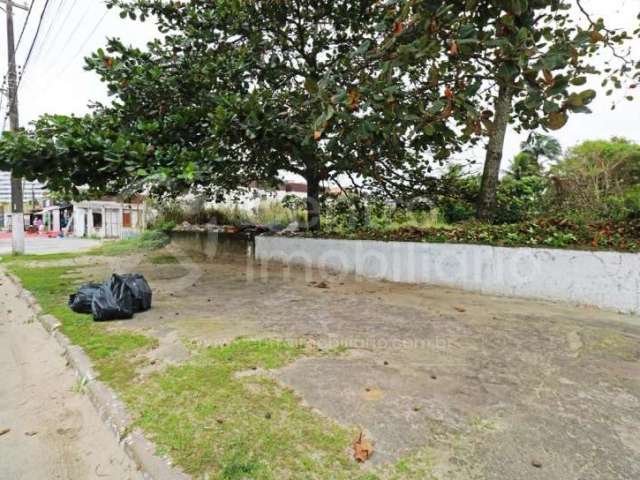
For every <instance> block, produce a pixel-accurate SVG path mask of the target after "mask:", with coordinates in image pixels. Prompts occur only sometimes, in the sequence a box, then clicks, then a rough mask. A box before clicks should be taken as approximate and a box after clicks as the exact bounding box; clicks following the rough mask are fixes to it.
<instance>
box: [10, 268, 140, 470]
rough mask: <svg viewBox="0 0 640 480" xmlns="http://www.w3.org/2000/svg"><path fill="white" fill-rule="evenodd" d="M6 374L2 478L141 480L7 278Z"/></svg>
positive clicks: (56, 348) (57, 349)
mask: <svg viewBox="0 0 640 480" xmlns="http://www.w3.org/2000/svg"><path fill="white" fill-rule="evenodd" d="M0 372H2V382H0V432H4V433H2V434H1V435H0V458H2V461H1V462H0V478H7V479H9V478H12V479H45V478H51V479H53V478H61V479H62V478H65V479H98V478H113V479H116V478H117V479H140V478H141V475H140V474H139V473H138V472H137V471H136V467H135V465H134V464H133V462H132V461H131V460H130V459H129V458H128V457H127V456H126V455H125V454H124V452H123V450H122V449H121V448H120V447H119V446H118V443H117V441H116V439H115V437H114V435H113V434H112V433H111V432H110V431H109V430H108V428H107V426H106V425H105V424H104V423H103V422H102V421H101V420H100V418H99V416H98V413H97V412H96V411H95V409H94V407H93V405H92V404H91V402H90V400H89V398H88V397H87V396H86V395H83V393H82V392H81V390H82V387H81V386H80V385H78V383H77V380H76V377H75V375H74V374H73V372H72V371H71V369H69V368H68V367H66V366H65V359H64V358H63V357H62V356H61V350H60V347H59V346H58V345H57V343H56V342H55V341H54V340H53V339H52V338H51V337H49V335H48V334H47V333H46V332H45V330H44V329H43V328H42V326H41V325H40V323H39V322H37V321H35V320H34V317H33V313H32V311H31V310H30V309H29V307H28V305H27V303H26V301H25V300H23V299H22V298H20V297H19V296H18V290H17V288H16V287H15V286H14V285H13V283H12V282H10V281H9V280H8V279H7V277H5V276H4V274H2V272H0Z"/></svg>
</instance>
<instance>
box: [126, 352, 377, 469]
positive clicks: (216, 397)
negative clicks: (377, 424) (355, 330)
mask: <svg viewBox="0 0 640 480" xmlns="http://www.w3.org/2000/svg"><path fill="white" fill-rule="evenodd" d="M301 355H303V348H302V347H297V346H291V345H290V344H288V343H282V342H276V341H250V340H237V341H235V342H233V343H232V344H230V345H228V346H226V347H214V348H208V349H205V350H202V351H201V352H200V353H198V354H197V355H196V356H195V357H194V359H193V360H192V361H191V362H189V363H188V364H185V365H181V366H175V367H170V368H169V369H168V370H166V371H164V372H162V373H158V374H154V375H152V376H151V377H149V378H148V379H147V380H146V381H145V382H144V383H141V384H134V385H130V386H129V388H127V389H126V390H125V392H124V394H123V398H124V399H125V401H127V403H128V404H129V406H130V408H131V410H132V411H133V412H134V413H135V414H136V416H137V424H138V426H140V427H142V428H143V429H144V430H145V431H146V432H147V433H148V434H149V435H150V436H151V438H152V439H153V440H154V441H155V442H156V444H157V445H158V446H159V447H160V448H161V450H162V451H163V452H165V453H168V454H169V455H170V456H171V458H172V459H173V460H174V461H175V462H176V464H178V465H180V466H181V467H182V468H183V469H184V470H185V471H186V472H187V473H189V474H192V475H194V476H198V477H199V476H201V475H207V474H208V475H210V476H211V478H220V479H244V478H251V479H256V480H258V479H259V480H270V479H280V478H339V479H340V478H344V479H352V478H364V477H361V476H360V475H361V472H360V467H359V466H358V465H357V464H355V463H354V462H353V460H352V459H350V458H349V453H348V447H349V445H350V443H351V441H352V440H353V438H354V432H352V431H350V430H348V429H346V428H343V427H340V426H338V425H336V424H333V423H332V422H330V421H328V420H326V419H324V418H322V417H320V416H318V415H317V414H315V413H313V412H312V411H311V410H310V409H308V408H306V407H303V406H302V405H301V404H300V401H299V399H298V398H297V396H296V395H295V393H294V392H293V391H291V390H290V389H287V388H283V387H282V386H280V385H279V384H278V383H277V382H276V381H274V380H273V379H271V378H269V377H266V376H262V375H247V376H240V377H238V376H237V375H236V374H238V373H239V372H242V371H247V370H248V371H251V370H252V369H256V368H261V369H274V368H279V367H282V366H284V365H285V364H287V363H289V362H291V361H293V360H294V359H296V358H298V357H299V356H301Z"/></svg>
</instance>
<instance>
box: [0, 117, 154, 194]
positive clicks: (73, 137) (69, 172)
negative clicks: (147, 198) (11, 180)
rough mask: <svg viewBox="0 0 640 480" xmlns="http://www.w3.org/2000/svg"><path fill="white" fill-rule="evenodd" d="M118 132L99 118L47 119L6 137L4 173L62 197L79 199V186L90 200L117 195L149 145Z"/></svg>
mask: <svg viewBox="0 0 640 480" xmlns="http://www.w3.org/2000/svg"><path fill="white" fill-rule="evenodd" d="M118 130H119V126H118V124H117V122H116V123H114V122H113V119H112V118H110V117H108V116H103V115H100V114H96V115H87V116H85V117H74V116H71V117H68V116H64V115H44V116H43V117H41V118H40V119H38V120H37V121H36V122H34V124H33V128H32V129H31V130H29V131H20V132H18V133H17V134H14V133H10V132H5V133H4V135H3V137H2V141H0V170H12V171H13V173H14V174H15V175H18V176H21V177H24V178H26V179H28V180H39V181H41V182H43V183H46V184H47V186H48V188H49V189H50V190H52V191H55V192H57V193H59V194H62V195H63V196H66V195H70V196H78V195H79V194H80V192H79V190H78V187H80V186H85V185H86V186H88V187H89V190H88V191H87V190H85V192H84V193H85V194H88V195H90V194H92V193H105V192H116V191H118V190H120V187H121V186H122V180H123V179H125V178H127V177H128V176H129V174H130V173H131V171H130V169H135V168H137V167H136V165H137V164H138V163H139V162H140V161H141V160H142V159H143V158H144V157H145V144H143V143H136V142H134V141H131V140H130V139H129V138H128V137H125V136H121V135H119V134H118ZM127 165H131V167H128V166H127Z"/></svg>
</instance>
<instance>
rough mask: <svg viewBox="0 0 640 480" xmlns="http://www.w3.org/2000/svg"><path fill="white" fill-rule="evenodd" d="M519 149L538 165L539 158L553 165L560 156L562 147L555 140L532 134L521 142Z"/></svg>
mask: <svg viewBox="0 0 640 480" xmlns="http://www.w3.org/2000/svg"><path fill="white" fill-rule="evenodd" d="M520 148H522V152H523V153H528V154H529V155H531V156H532V157H533V158H534V159H535V161H536V163H538V164H540V160H541V158H545V159H547V160H548V161H550V162H552V163H553V162H555V161H556V160H557V159H558V157H560V155H561V154H562V146H561V145H560V142H558V140H557V139H556V138H554V137H552V136H551V135H544V134H541V133H537V132H532V133H531V134H530V135H529V137H528V138H527V140H526V141H524V142H522V144H521V146H520Z"/></svg>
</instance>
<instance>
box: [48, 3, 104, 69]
mask: <svg viewBox="0 0 640 480" xmlns="http://www.w3.org/2000/svg"><path fill="white" fill-rule="evenodd" d="M110 11H111V10H107V11H106V12H104V14H103V15H102V17H100V19H99V20H98V22H97V23H96V24H95V25H94V27H93V29H91V31H90V32H89V35H87V36H86V37H85V39H84V40H83V41H82V43H81V44H80V47H79V48H78V49H77V50H76V51H75V53H74V54H73V55H72V56H71V58H70V60H69V62H67V64H66V65H65V66H64V67H63V68H62V70H59V71H58V73H57V75H56V76H60V75H62V74H63V73H65V72H66V71H67V69H68V68H69V67H70V66H71V64H72V63H73V61H74V60H75V59H76V57H77V56H78V55H79V54H80V53H82V49H83V48H84V47H85V46H86V45H87V43H89V40H91V38H92V37H93V35H94V34H95V33H96V31H97V30H98V28H99V27H100V25H102V22H104V19H105V18H107V15H108V14H109V12H110Z"/></svg>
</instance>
